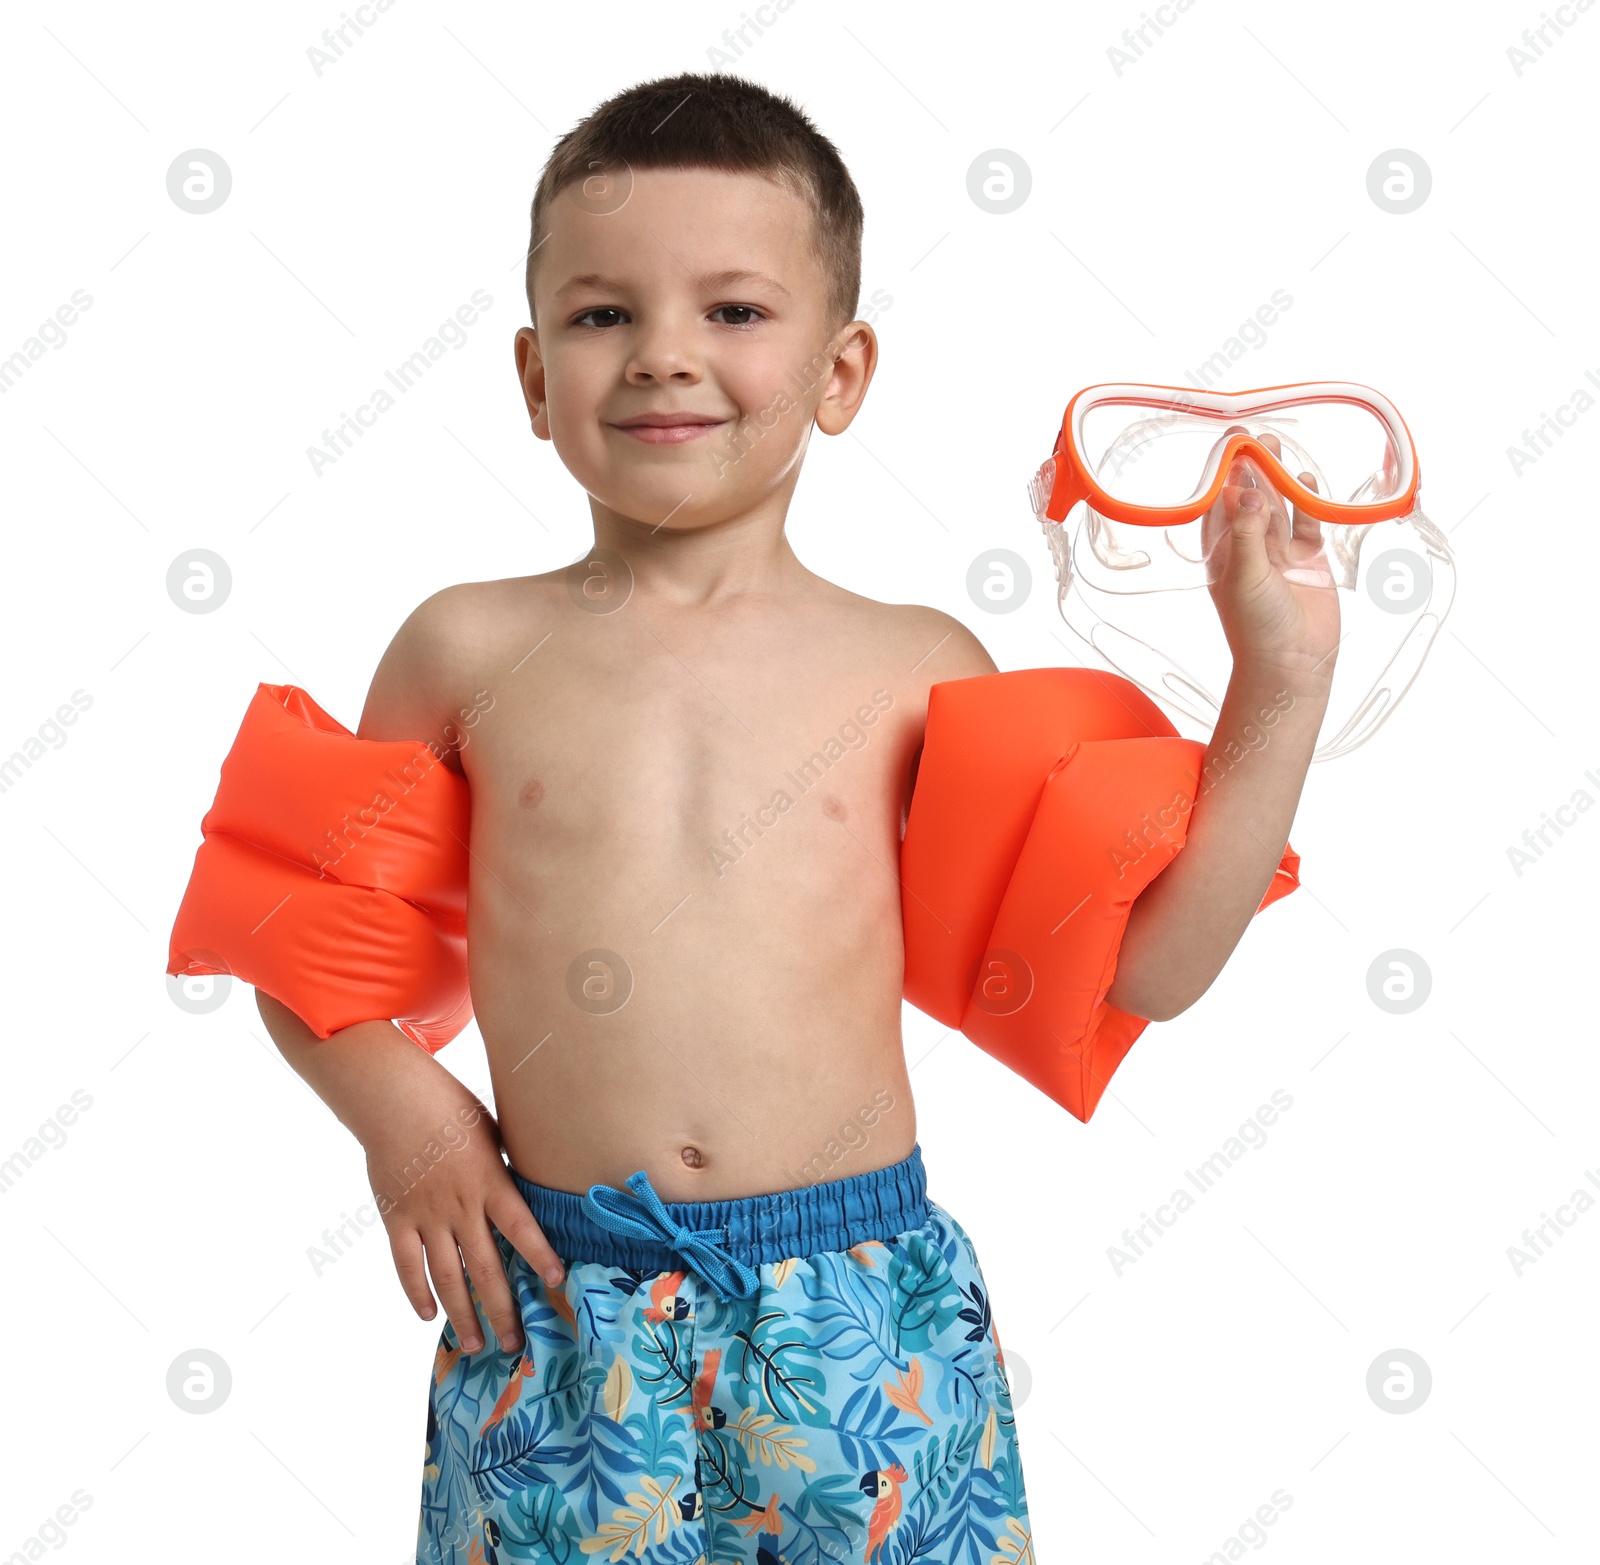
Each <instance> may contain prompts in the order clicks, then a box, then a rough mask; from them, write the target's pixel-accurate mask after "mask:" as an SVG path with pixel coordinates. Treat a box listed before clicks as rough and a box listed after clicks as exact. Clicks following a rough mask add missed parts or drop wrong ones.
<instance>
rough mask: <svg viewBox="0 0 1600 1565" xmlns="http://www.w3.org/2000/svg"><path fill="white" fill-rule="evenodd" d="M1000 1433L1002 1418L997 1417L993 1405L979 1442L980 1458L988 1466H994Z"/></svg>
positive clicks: (985, 1420)
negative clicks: (995, 1446) (995, 1450)
mask: <svg viewBox="0 0 1600 1565" xmlns="http://www.w3.org/2000/svg"><path fill="white" fill-rule="evenodd" d="M999 1433H1000V1420H999V1419H998V1418H996V1417H995V1411H994V1409H993V1408H992V1407H991V1408H990V1409H989V1416H988V1417H987V1418H986V1419H984V1421H983V1438H982V1439H981V1440H980V1441H979V1442H978V1460H979V1461H980V1462H982V1463H983V1465H984V1466H985V1467H987V1468H991V1469H992V1468H993V1467H994V1445H995V1440H996V1438H997V1437H998V1436H999Z"/></svg>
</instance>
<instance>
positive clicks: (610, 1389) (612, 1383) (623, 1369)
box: [601, 1353, 633, 1424]
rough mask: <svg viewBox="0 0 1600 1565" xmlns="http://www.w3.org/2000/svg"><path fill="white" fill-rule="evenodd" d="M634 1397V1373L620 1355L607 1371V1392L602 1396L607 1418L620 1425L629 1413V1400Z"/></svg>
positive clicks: (613, 1360)
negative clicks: (624, 1416)
mask: <svg viewBox="0 0 1600 1565" xmlns="http://www.w3.org/2000/svg"><path fill="white" fill-rule="evenodd" d="M632 1395H633V1371H632V1370H631V1369H629V1368H628V1361H627V1360H626V1359H625V1358H623V1357H622V1355H621V1354H620V1353H619V1354H618V1355H617V1356H616V1357H615V1358H614V1359H612V1361H611V1368H610V1369H609V1370H607V1371H606V1381H605V1390H604V1391H603V1392H602V1394H601V1396H602V1401H603V1402H604V1404H605V1410H606V1417H607V1418H609V1419H610V1420H611V1421H612V1422H613V1423H616V1424H620V1423H621V1422H622V1419H623V1415H624V1414H626V1413H627V1411H628V1398H629V1397H631V1396H632Z"/></svg>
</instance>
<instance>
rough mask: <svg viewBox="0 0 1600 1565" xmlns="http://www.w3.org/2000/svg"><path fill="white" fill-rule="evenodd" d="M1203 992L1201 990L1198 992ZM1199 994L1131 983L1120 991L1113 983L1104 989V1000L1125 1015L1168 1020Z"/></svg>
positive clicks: (1157, 1020) (1147, 1019)
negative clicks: (1149, 987) (1126, 988)
mask: <svg viewBox="0 0 1600 1565" xmlns="http://www.w3.org/2000/svg"><path fill="white" fill-rule="evenodd" d="M1204 992H1205V991H1204V990H1201V991H1200V994H1203V993H1204ZM1200 994H1184V993H1181V992H1178V991H1176V990H1161V989H1146V988H1144V987H1142V986H1140V985H1133V986H1131V988H1130V990H1129V991H1128V992H1122V991H1120V990H1119V988H1118V986H1117V985H1116V984H1113V985H1112V986H1111V988H1110V989H1108V990H1107V991H1106V1002H1107V1004H1109V1005H1112V1006H1115V1007H1116V1009H1117V1010H1119V1011H1121V1012H1122V1013H1123V1014H1124V1015H1125V1016H1138V1017H1142V1018H1143V1019H1144V1020H1145V1021H1147V1022H1170V1021H1172V1020H1173V1019H1174V1018H1175V1017H1178V1016H1182V1015H1183V1013H1184V1012H1185V1011H1187V1010H1188V1009H1189V1007H1190V1006H1191V1005H1193V1004H1194V1003H1195V1001H1197V1000H1198V999H1199V998H1200Z"/></svg>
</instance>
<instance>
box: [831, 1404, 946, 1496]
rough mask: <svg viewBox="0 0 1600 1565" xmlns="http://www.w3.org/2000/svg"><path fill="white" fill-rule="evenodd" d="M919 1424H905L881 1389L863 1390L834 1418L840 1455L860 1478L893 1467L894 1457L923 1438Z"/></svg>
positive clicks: (835, 1434)
mask: <svg viewBox="0 0 1600 1565" xmlns="http://www.w3.org/2000/svg"><path fill="white" fill-rule="evenodd" d="M923 1433H924V1431H923V1430H922V1429H921V1428H920V1427H919V1426H918V1425H916V1424H908V1423H905V1422H903V1421H902V1419H901V1416H900V1412H899V1409H897V1408H896V1407H895V1406H894V1405H893V1404H892V1403H890V1402H888V1401H886V1399H885V1398H884V1395H883V1390H882V1388H881V1387H879V1386H860V1387H858V1388H857V1389H856V1390H855V1391H853V1392H852V1393H851V1394H850V1396H849V1397H848V1398H847V1399H846V1400H845V1403H844V1406H843V1407H841V1408H840V1409H839V1410H838V1411H837V1412H836V1413H835V1414H834V1418H833V1435H834V1438H835V1440H837V1441H838V1443H839V1453H840V1456H841V1457H842V1459H843V1460H844V1461H845V1462H846V1463H848V1464H849V1466H850V1467H851V1468H853V1469H855V1470H856V1473H857V1476H858V1477H859V1476H860V1474H861V1473H864V1472H867V1471H869V1470H870V1469H872V1468H874V1467H890V1466H892V1465H893V1464H894V1461H895V1453H896V1452H897V1451H899V1450H901V1449H902V1448H904V1447H905V1446H908V1445H912V1444H914V1443H915V1442H916V1441H917V1440H919V1439H921V1438H922V1435H923Z"/></svg>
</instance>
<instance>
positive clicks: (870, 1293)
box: [793, 1255, 905, 1380]
mask: <svg viewBox="0 0 1600 1565" xmlns="http://www.w3.org/2000/svg"><path fill="white" fill-rule="evenodd" d="M814 1260H815V1262H816V1264H815V1265H814V1266H813V1267H812V1268H811V1270H810V1272H809V1273H806V1272H802V1273H801V1283H800V1285H801V1287H802V1289H803V1290H804V1291H805V1293H806V1296H807V1297H808V1299H810V1300H811V1301H812V1302H811V1303H810V1304H809V1305H807V1306H806V1307H804V1308H799V1309H795V1310H794V1311H793V1315H794V1319H795V1320H796V1321H799V1322H803V1323H804V1324H806V1325H809V1326H813V1327H817V1328H820V1329H818V1330H813V1331H812V1332H811V1333H810V1337H811V1343H810V1346H811V1351H812V1352H814V1353H816V1354H818V1355H819V1356H821V1357H823V1358H829V1359H836V1360H839V1361H840V1362H843V1363H848V1364H849V1365H850V1372H851V1374H852V1375H853V1376H854V1377H855V1378H856V1379H857V1380H872V1379H874V1378H876V1376H877V1374H878V1371H879V1369H880V1367H881V1366H882V1365H883V1364H884V1363H889V1364H891V1365H892V1367H893V1368H895V1369H904V1368H905V1365H904V1363H902V1362H899V1361H898V1360H897V1359H896V1356H895V1354H894V1353H893V1351H891V1347H890V1337H891V1335H892V1333H893V1329H894V1328H893V1322H892V1320H891V1317H890V1310H891V1303H892V1300H891V1297H890V1293H889V1290H888V1289H887V1288H886V1286H885V1283H884V1281H883V1279H882V1278H881V1277H869V1276H868V1275H867V1274H866V1273H864V1272H863V1271H862V1269H861V1268H859V1267H850V1268H846V1267H845V1266H844V1265H843V1264H842V1263H841V1262H840V1259H839V1257H838V1256H836V1255H821V1256H816V1257H814Z"/></svg>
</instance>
